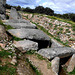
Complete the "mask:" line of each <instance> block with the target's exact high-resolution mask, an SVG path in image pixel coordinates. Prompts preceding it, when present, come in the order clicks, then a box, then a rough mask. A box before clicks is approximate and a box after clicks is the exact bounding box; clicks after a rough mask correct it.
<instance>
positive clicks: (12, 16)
mask: <svg viewBox="0 0 75 75" xmlns="http://www.w3.org/2000/svg"><path fill="white" fill-rule="evenodd" d="M9 19H22V16H21V15H20V14H19V12H17V11H16V9H15V8H13V7H11V11H10V16H9Z"/></svg>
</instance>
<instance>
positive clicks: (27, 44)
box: [14, 40, 38, 53]
mask: <svg viewBox="0 0 75 75" xmlns="http://www.w3.org/2000/svg"><path fill="white" fill-rule="evenodd" d="M14 46H15V47H16V48H18V49H19V50H20V51H21V52H23V53H24V52H26V51H29V50H38V43H36V42H33V41H30V40H22V41H14Z"/></svg>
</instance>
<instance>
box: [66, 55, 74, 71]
mask: <svg viewBox="0 0 75 75" xmlns="http://www.w3.org/2000/svg"><path fill="white" fill-rule="evenodd" d="M74 68H75V54H73V56H72V58H71V60H70V62H69V66H68V68H67V71H68V72H72V71H73V70H74Z"/></svg>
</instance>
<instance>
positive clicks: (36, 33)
mask: <svg viewBox="0 0 75 75" xmlns="http://www.w3.org/2000/svg"><path fill="white" fill-rule="evenodd" d="M8 32H9V33H10V34H11V35H13V36H16V37H18V38H21V39H23V38H25V39H34V40H44V41H45V40H47V41H50V38H49V37H48V36H47V35H46V34H45V33H44V32H43V31H41V30H38V29H25V28H22V29H10V30H8Z"/></svg>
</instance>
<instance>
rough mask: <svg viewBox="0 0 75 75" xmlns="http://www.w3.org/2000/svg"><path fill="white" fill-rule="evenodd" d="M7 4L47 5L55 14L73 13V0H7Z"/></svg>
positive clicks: (74, 9) (74, 3) (32, 6)
mask: <svg viewBox="0 0 75 75" xmlns="http://www.w3.org/2000/svg"><path fill="white" fill-rule="evenodd" d="M7 4H10V5H13V6H18V5H20V6H21V7H30V8H32V9H33V8H35V7H36V6H43V7H49V8H51V9H53V10H54V12H55V13H57V14H65V13H75V0H7Z"/></svg>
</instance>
